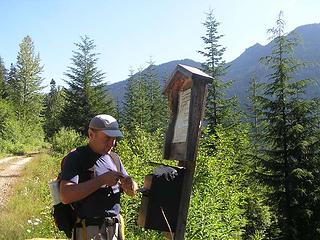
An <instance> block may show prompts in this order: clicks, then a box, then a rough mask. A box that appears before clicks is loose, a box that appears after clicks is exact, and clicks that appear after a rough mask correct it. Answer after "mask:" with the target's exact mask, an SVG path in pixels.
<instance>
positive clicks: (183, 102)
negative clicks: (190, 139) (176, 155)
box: [172, 89, 191, 143]
mask: <svg viewBox="0 0 320 240" xmlns="http://www.w3.org/2000/svg"><path fill="white" fill-rule="evenodd" d="M190 99H191V89H188V90H186V91H181V92H179V105H178V112H177V120H176V124H175V128H174V135H173V140H172V143H180V142H186V141H187V134H188V123H189V109H190Z"/></svg>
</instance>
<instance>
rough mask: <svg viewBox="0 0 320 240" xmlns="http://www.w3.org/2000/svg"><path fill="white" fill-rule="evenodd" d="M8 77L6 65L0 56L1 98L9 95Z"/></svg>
mask: <svg viewBox="0 0 320 240" xmlns="http://www.w3.org/2000/svg"><path fill="white" fill-rule="evenodd" d="M6 77H7V70H6V68H5V66H4V62H3V60H2V58H1V57H0V99H4V98H6V97H7V90H6Z"/></svg>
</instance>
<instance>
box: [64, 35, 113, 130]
mask: <svg viewBox="0 0 320 240" xmlns="http://www.w3.org/2000/svg"><path fill="white" fill-rule="evenodd" d="M75 46H76V47H77V50H76V51H73V57H72V58H71V60H72V66H69V67H68V70H67V72H66V73H65V76H67V77H68V80H66V83H67V84H68V88H67V89H66V106H65V109H64V112H63V116H62V122H63V125H64V126H66V127H71V128H73V129H75V130H77V131H79V132H81V133H83V134H85V133H86V131H85V130H86V126H87V124H88V122H89V121H90V119H91V118H92V117H93V116H95V115H97V114H110V115H114V113H115V109H114V105H113V101H112V99H111V97H110V96H109V95H108V92H107V89H106V83H104V82H103V81H104V78H105V77H104V76H105V73H104V72H102V71H101V70H99V69H98V67H97V62H98V55H99V54H98V53H95V52H94V51H95V48H96V45H95V44H94V41H93V40H92V39H90V38H89V37H88V36H84V37H81V41H80V42H79V43H76V44H75Z"/></svg>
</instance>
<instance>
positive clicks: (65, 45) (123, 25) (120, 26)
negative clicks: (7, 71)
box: [0, 0, 320, 89]
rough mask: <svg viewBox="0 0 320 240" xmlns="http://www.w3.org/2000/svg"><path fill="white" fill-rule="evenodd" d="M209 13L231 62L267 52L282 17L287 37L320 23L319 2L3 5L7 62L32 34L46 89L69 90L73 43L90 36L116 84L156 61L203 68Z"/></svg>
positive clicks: (23, 1) (80, 0)
mask: <svg viewBox="0 0 320 240" xmlns="http://www.w3.org/2000/svg"><path fill="white" fill-rule="evenodd" d="M209 8H212V9H213V11H214V15H215V17H216V19H217V21H219V22H220V23H221V24H220V26H219V28H218V31H219V33H220V34H223V35H225V36H224V37H223V38H222V39H221V42H220V43H221V44H222V45H223V46H225V47H226V48H227V50H226V52H225V54H224V59H225V60H226V61H227V62H228V61H231V60H233V59H235V58H236V57H238V56H239V55H240V54H241V53H242V52H243V51H244V50H245V49H246V48H248V47H250V46H252V45H254V44H255V43H257V42H258V43H260V44H262V45H265V44H266V43H267V42H268V37H269V36H268V34H267V29H268V28H271V27H273V26H274V23H275V21H276V18H277V15H278V13H279V12H280V10H282V11H283V12H284V19H285V21H286V24H287V31H288V32H289V31H291V30H293V29H294V28H296V27H297V26H300V25H304V24H310V23H320V14H319V9H320V1H318V0H158V1H154V0H122V1H121V0H91V1H89V0H87V1H85V0H46V1H44V0H10V1H9V0H0V12H1V35H0V56H1V57H2V58H3V60H4V62H5V65H6V67H7V68H9V66H10V63H15V62H16V57H17V53H18V51H19V44H20V42H21V40H22V39H23V37H25V36H27V35H30V36H31V38H32V39H33V41H34V45H35V52H36V53H40V58H41V63H42V64H43V65H44V72H43V74H42V76H43V77H44V81H43V85H44V86H45V85H48V84H49V82H50V80H51V78H54V79H55V80H56V82H57V84H58V85H64V81H63V78H65V77H64V76H63V73H64V72H65V71H66V69H67V66H69V65H70V64H71V61H70V58H71V57H72V51H73V50H76V48H75V46H74V43H76V42H79V41H80V36H84V35H88V36H89V37H90V38H91V39H93V40H94V41H95V44H96V45H97V47H96V52H99V53H100V60H99V63H98V67H99V69H101V70H102V71H104V72H106V82H107V83H109V84H110V83H114V82H118V81H122V80H124V79H126V78H127V76H128V74H129V69H130V68H132V69H134V70H137V69H138V68H144V67H146V66H147V62H148V61H149V59H150V57H152V59H153V61H155V64H161V63H164V62H168V61H172V60H177V59H184V58H190V59H193V60H196V61H200V62H202V61H204V59H203V57H202V56H201V55H200V54H198V53H197V51H198V50H202V49H203V47H204V45H203V42H202V40H201V36H203V35H204V34H205V29H204V27H203V25H202V23H203V22H204V21H205V13H206V12H208V9H209ZM47 89H48V88H47Z"/></svg>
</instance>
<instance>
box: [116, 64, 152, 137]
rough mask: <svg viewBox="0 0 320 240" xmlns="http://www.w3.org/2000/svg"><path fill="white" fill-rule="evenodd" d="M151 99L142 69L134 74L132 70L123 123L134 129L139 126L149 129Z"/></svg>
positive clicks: (125, 100)
mask: <svg viewBox="0 0 320 240" xmlns="http://www.w3.org/2000/svg"><path fill="white" fill-rule="evenodd" d="M150 117H151V115H150V101H149V99H148V89H147V82H146V78H145V77H144V76H143V74H142V71H141V70H140V71H139V72H138V73H137V74H135V75H134V74H133V70H130V77H129V79H128V83H127V86H126V91H125V95H124V103H123V117H122V119H123V123H124V125H125V127H126V128H127V129H128V130H130V131H133V130H135V128H137V127H139V128H140V129H143V130H148V129H149V127H150Z"/></svg>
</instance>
